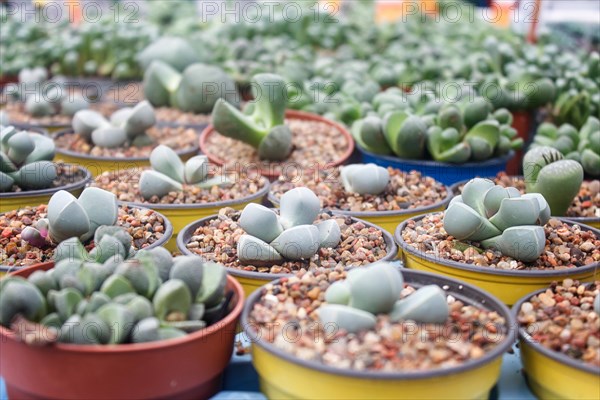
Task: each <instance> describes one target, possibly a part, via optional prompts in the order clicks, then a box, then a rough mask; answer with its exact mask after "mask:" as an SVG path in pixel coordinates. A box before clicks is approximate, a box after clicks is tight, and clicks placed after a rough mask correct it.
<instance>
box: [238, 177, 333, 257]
mask: <svg viewBox="0 0 600 400" xmlns="http://www.w3.org/2000/svg"><path fill="white" fill-rule="evenodd" d="M280 207H281V208H280V215H277V214H276V213H275V211H273V210H271V209H269V208H267V207H264V206H262V205H259V204H254V203H251V204H248V205H247V206H246V207H245V208H244V210H243V211H242V214H241V216H240V219H239V224H240V226H241V227H242V229H244V231H245V232H246V233H245V234H244V235H242V236H241V237H240V238H239V241H238V244H237V253H238V257H239V260H240V261H241V262H243V263H253V264H273V263H277V262H281V261H284V260H302V259H309V258H311V257H312V256H313V255H315V254H316V253H317V252H318V250H319V248H321V247H335V246H337V245H338V243H339V242H340V239H341V231H340V227H339V225H338V224H337V222H335V221H334V220H326V221H323V222H320V223H318V224H316V225H313V222H314V220H315V219H316V218H317V215H318V214H319V210H320V208H321V206H320V202H319V199H318V197H317V196H316V195H315V194H314V193H313V192H312V191H310V190H309V189H307V188H305V187H299V188H295V189H292V190H290V191H288V192H286V193H284V195H283V196H282V197H281V205H280Z"/></svg>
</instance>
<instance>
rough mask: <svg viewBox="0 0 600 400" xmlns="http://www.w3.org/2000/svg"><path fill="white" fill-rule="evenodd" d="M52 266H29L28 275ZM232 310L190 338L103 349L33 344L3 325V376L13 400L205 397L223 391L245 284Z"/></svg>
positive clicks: (231, 283)
mask: <svg viewBox="0 0 600 400" xmlns="http://www.w3.org/2000/svg"><path fill="white" fill-rule="evenodd" d="M53 265H54V264H53V263H44V264H37V265H34V266H31V267H29V268H24V269H22V270H20V271H18V272H16V273H14V274H12V275H18V276H22V277H27V276H29V275H30V274H31V273H33V272H34V271H37V270H48V269H50V268H52V267H53ZM227 288H228V289H229V290H233V292H234V296H233V299H232V304H233V309H232V311H231V312H230V313H229V314H228V315H227V316H226V317H225V318H223V319H222V320H221V321H219V322H217V323H216V324H213V325H211V326H209V327H208V328H206V329H204V330H202V331H199V332H195V333H191V334H189V335H187V336H185V337H182V338H177V339H171V340H164V341H158V342H150V343H139V344H121V345H105V346H82V345H72V344H62V343H59V344H55V345H50V346H45V347H33V346H28V345H26V344H24V343H22V342H18V341H17V340H15V338H14V335H13V333H12V332H11V331H10V330H8V329H6V328H4V327H0V337H1V342H0V354H1V355H2V357H0V375H2V377H3V378H4V380H5V382H6V389H7V392H8V397H9V398H10V399H11V400H14V399H42V398H45V399H47V398H55V399H142V398H144V399H154V398H169V399H175V398H180V399H206V398H209V397H211V396H212V395H214V394H215V393H217V392H218V391H219V390H220V388H221V376H222V372H223V370H224V369H225V367H226V366H227V364H228V363H229V360H230V358H231V354H232V352H233V343H234V336H235V332H236V323H237V320H238V317H239V316H240V313H241V312H242V308H243V305H244V292H243V290H242V287H241V286H240V284H239V283H238V282H237V281H235V280H234V279H233V278H232V277H230V276H228V277H227Z"/></svg>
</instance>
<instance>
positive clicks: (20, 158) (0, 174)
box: [0, 126, 57, 192]
mask: <svg viewBox="0 0 600 400" xmlns="http://www.w3.org/2000/svg"><path fill="white" fill-rule="evenodd" d="M54 151H55V146H54V142H53V141H52V139H50V138H48V137H46V136H43V135H41V134H39V133H35V132H27V131H19V130H18V129H16V128H15V127H13V126H8V127H5V128H1V130H0V192H7V191H10V190H11V189H12V187H13V185H17V186H19V187H20V188H21V189H23V190H37V189H45V188H49V187H51V186H52V182H54V180H55V179H56V177H57V173H56V166H55V165H54V163H52V159H53V158H54Z"/></svg>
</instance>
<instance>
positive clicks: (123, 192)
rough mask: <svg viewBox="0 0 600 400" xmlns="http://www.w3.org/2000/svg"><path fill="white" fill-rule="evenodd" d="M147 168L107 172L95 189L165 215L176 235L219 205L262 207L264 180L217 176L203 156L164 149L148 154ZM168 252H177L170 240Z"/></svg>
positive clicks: (264, 188)
mask: <svg viewBox="0 0 600 400" xmlns="http://www.w3.org/2000/svg"><path fill="white" fill-rule="evenodd" d="M150 164H151V166H152V167H151V168H150V169H133V170H124V171H113V172H105V173H103V174H102V175H100V176H98V177H96V179H95V181H94V183H93V185H94V186H96V187H99V188H101V189H104V190H107V191H109V192H112V193H114V194H115V195H116V196H117V199H118V200H119V201H121V202H124V203H126V204H129V205H133V206H142V207H148V208H151V209H153V210H156V211H158V212H160V213H161V214H163V215H165V216H166V217H167V218H168V219H169V221H171V223H172V224H173V232H174V235H177V234H178V233H179V232H180V231H181V230H182V229H183V228H184V227H185V226H186V225H188V224H189V223H191V222H193V221H195V220H197V219H198V218H204V217H208V216H210V215H214V214H216V213H218V211H219V210H220V209H221V208H223V207H231V208H235V209H242V208H244V206H245V205H247V204H248V203H251V202H258V203H260V202H261V201H262V199H263V197H265V195H266V193H267V192H268V190H269V182H268V180H267V179H265V178H263V177H258V178H253V177H251V176H233V175H232V176H223V175H218V174H217V173H215V171H216V169H215V168H212V167H211V166H210V165H209V162H208V159H207V157H206V156H194V157H192V158H190V159H189V160H187V161H186V162H183V161H182V160H181V159H180V158H179V156H178V155H177V153H175V151H173V150H172V149H170V148H169V147H166V146H164V145H159V146H158V147H156V148H155V149H154V150H152V153H151V154H150ZM168 248H169V249H170V250H175V249H176V244H175V241H174V240H171V241H170V242H169V244H168Z"/></svg>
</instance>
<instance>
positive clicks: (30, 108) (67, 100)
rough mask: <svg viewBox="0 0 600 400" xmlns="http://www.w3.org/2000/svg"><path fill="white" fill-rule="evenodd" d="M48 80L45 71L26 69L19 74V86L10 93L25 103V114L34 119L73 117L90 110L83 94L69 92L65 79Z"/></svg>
mask: <svg viewBox="0 0 600 400" xmlns="http://www.w3.org/2000/svg"><path fill="white" fill-rule="evenodd" d="M47 79H48V76H47V72H46V71H45V70H40V69H39V68H34V69H31V70H29V69H24V70H22V71H21V73H19V84H18V85H16V86H15V90H9V92H10V93H11V94H12V95H13V96H14V97H16V98H17V99H18V100H21V101H23V102H24V103H25V104H24V106H25V107H24V108H25V112H27V113H28V114H30V115H31V116H33V117H46V116H51V115H57V114H60V115H67V116H73V115H74V114H75V113H76V112H77V111H79V110H84V109H87V108H89V106H90V104H89V101H88V100H87V98H86V97H85V96H84V95H83V94H82V93H70V92H69V89H68V88H67V86H66V84H65V79H64V77H60V76H58V77H55V78H53V79H51V80H47Z"/></svg>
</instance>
